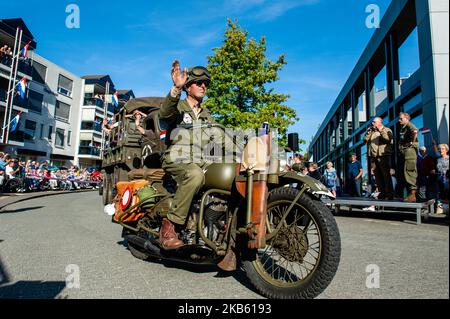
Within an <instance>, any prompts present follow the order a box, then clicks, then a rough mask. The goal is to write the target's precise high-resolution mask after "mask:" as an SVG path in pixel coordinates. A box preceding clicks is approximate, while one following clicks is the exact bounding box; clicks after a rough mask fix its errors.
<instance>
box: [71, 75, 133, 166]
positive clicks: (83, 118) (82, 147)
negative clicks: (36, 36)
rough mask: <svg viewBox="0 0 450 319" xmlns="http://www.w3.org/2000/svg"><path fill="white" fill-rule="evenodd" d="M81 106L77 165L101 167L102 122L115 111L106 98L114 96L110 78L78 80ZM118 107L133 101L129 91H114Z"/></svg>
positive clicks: (100, 77)
mask: <svg viewBox="0 0 450 319" xmlns="http://www.w3.org/2000/svg"><path fill="white" fill-rule="evenodd" d="M81 78H82V80H83V84H82V103H81V112H80V120H79V123H81V124H80V130H79V136H78V145H77V148H76V149H77V152H76V154H77V155H76V163H77V165H79V166H80V167H100V166H101V160H102V157H101V148H102V140H103V133H102V122H103V119H104V118H105V116H106V118H108V119H112V118H113V117H114V111H115V108H114V106H113V103H112V101H110V100H109V99H108V98H105V96H106V97H108V95H110V94H113V93H115V92H116V89H115V87H114V83H113V81H112V80H111V78H110V76H109V75H86V76H82V77H81ZM117 93H118V98H119V106H118V108H120V107H122V106H123V105H124V104H125V103H126V101H128V100H129V99H131V98H134V93H133V91H132V90H117Z"/></svg>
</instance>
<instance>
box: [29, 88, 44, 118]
mask: <svg viewBox="0 0 450 319" xmlns="http://www.w3.org/2000/svg"><path fill="white" fill-rule="evenodd" d="M43 100H44V95H42V94H40V93H37V92H35V91H32V90H28V102H27V108H28V109H29V110H31V111H35V112H38V113H41V111H42V102H43Z"/></svg>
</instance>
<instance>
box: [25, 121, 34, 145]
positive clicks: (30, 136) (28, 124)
mask: <svg viewBox="0 0 450 319" xmlns="http://www.w3.org/2000/svg"><path fill="white" fill-rule="evenodd" d="M35 133H36V122H34V121H30V120H25V131H24V139H26V140H29V141H34V137H35Z"/></svg>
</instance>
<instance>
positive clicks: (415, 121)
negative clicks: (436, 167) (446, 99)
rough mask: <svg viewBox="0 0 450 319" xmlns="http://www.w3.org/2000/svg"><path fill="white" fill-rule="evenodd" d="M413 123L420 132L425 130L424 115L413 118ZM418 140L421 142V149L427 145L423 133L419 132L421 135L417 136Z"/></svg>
mask: <svg viewBox="0 0 450 319" xmlns="http://www.w3.org/2000/svg"><path fill="white" fill-rule="evenodd" d="M411 123H412V124H414V126H415V127H417V129H418V130H420V129H421V128H423V114H419V115H417V116H414V117H413V118H411ZM417 139H418V140H419V147H420V146H424V145H425V141H424V137H423V134H422V133H421V132H419V134H418V135H417Z"/></svg>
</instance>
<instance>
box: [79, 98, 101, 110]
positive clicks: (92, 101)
mask: <svg viewBox="0 0 450 319" xmlns="http://www.w3.org/2000/svg"><path fill="white" fill-rule="evenodd" d="M84 105H93V106H99V107H101V108H103V107H104V102H103V100H101V99H99V98H95V97H87V98H84Z"/></svg>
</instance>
